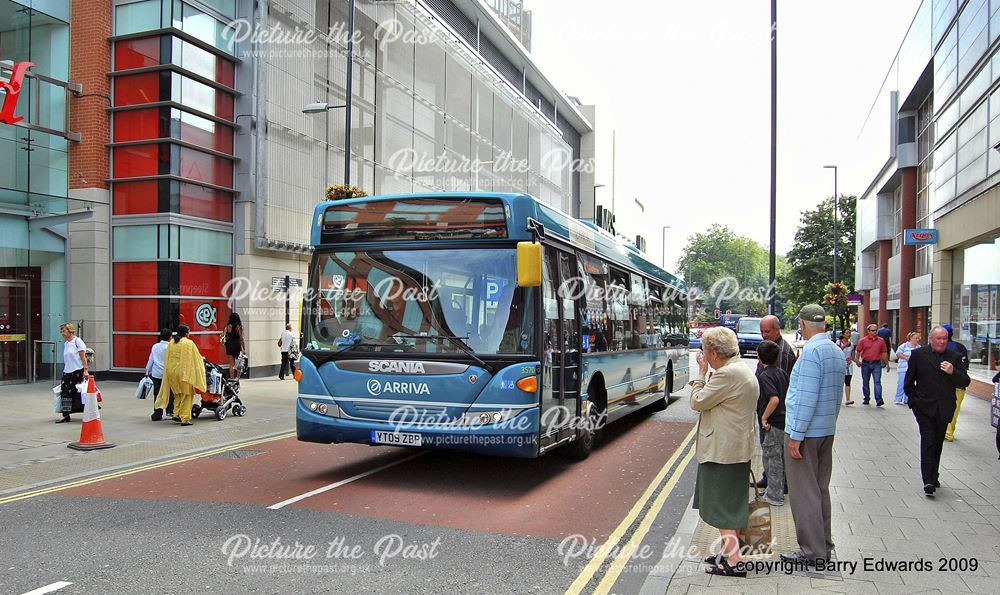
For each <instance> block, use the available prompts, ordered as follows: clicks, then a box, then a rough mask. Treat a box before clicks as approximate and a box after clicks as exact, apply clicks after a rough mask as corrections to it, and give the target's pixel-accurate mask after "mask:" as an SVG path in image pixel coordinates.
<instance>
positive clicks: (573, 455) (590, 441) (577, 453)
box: [563, 403, 601, 461]
mask: <svg viewBox="0 0 1000 595" xmlns="http://www.w3.org/2000/svg"><path fill="white" fill-rule="evenodd" d="M588 409H589V413H588V415H587V418H586V420H584V423H581V424H580V428H579V429H578V430H577V435H576V440H574V441H573V442H570V443H569V444H567V445H566V446H565V447H564V448H563V454H565V455H566V456H567V457H569V458H570V459H573V460H574V461H582V460H584V459H586V458H587V457H589V456H590V451H592V450H593V449H594V442H595V441H596V440H597V434H598V432H599V429H598V425H599V420H600V419H601V415H600V412H598V411H597V406H596V405H594V404H593V403H591V406H590V407H589V408H588Z"/></svg>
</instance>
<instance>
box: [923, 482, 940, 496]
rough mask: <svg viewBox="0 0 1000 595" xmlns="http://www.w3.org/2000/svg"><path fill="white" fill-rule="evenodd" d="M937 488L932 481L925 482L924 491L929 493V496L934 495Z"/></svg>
mask: <svg viewBox="0 0 1000 595" xmlns="http://www.w3.org/2000/svg"><path fill="white" fill-rule="evenodd" d="M935 490H937V486H935V485H934V484H932V483H925V484H924V493H925V494H927V495H928V496H933V495H934V492H935Z"/></svg>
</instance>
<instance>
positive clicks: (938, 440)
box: [913, 409, 951, 485]
mask: <svg viewBox="0 0 1000 595" xmlns="http://www.w3.org/2000/svg"><path fill="white" fill-rule="evenodd" d="M913 417H915V418H917V427H918V428H920V476H921V477H922V478H923V480H924V485H927V484H929V483H934V482H936V481H937V480H938V467H940V466H941V450H942V448H943V447H944V434H945V432H946V431H947V430H948V422H949V421H951V420H950V419H940V418H939V417H938V416H936V415H927V414H926V413H923V412H922V411H920V410H918V409H914V410H913Z"/></svg>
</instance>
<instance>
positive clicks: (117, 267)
mask: <svg viewBox="0 0 1000 595" xmlns="http://www.w3.org/2000/svg"><path fill="white" fill-rule="evenodd" d="M112 267H113V274H114V295H156V294H158V293H159V290H158V289H157V270H156V263H155V262H116V263H114V264H113V265H112ZM152 315H153V317H154V319H155V316H156V310H153V312H152Z"/></svg>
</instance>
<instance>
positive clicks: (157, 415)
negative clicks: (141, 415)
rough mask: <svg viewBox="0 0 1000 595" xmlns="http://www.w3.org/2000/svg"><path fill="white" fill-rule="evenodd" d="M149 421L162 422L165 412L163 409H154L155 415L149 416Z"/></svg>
mask: <svg viewBox="0 0 1000 595" xmlns="http://www.w3.org/2000/svg"><path fill="white" fill-rule="evenodd" d="M149 419H151V420H153V421H160V420H161V419H163V410H162V409H154V410H153V414H152V415H150V416H149Z"/></svg>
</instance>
